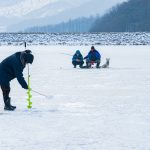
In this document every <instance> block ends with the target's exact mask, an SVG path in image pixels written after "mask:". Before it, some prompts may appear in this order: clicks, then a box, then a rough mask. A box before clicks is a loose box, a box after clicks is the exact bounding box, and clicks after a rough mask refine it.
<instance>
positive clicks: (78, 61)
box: [72, 50, 84, 68]
mask: <svg viewBox="0 0 150 150" xmlns="http://www.w3.org/2000/svg"><path fill="white" fill-rule="evenodd" d="M72 64H73V66H74V68H76V66H77V65H79V67H80V68H82V66H83V64H84V61H83V56H82V54H81V52H80V51H79V50H77V51H76V53H75V54H74V55H73V58H72Z"/></svg>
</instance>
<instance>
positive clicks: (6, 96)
mask: <svg viewBox="0 0 150 150" xmlns="http://www.w3.org/2000/svg"><path fill="white" fill-rule="evenodd" d="M1 89H2V93H3V99H4V103H5V105H6V102H7V100H8V99H9V93H10V85H9V84H8V85H1Z"/></svg>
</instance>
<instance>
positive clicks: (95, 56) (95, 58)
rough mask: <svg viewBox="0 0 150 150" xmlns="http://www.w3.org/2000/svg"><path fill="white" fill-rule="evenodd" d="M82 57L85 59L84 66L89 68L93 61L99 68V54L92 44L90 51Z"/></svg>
mask: <svg viewBox="0 0 150 150" xmlns="http://www.w3.org/2000/svg"><path fill="white" fill-rule="evenodd" d="M84 59H86V66H87V68H90V67H91V65H93V64H94V63H96V68H100V63H101V55H100V53H99V52H98V51H97V50H96V49H95V48H94V46H92V47H91V50H90V52H89V53H88V55H87V56H86V57H84Z"/></svg>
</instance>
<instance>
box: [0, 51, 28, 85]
mask: <svg viewBox="0 0 150 150" xmlns="http://www.w3.org/2000/svg"><path fill="white" fill-rule="evenodd" d="M20 55H21V52H18V53H15V54H13V55H11V56H9V57H7V58H6V59H4V60H3V61H2V62H1V63H0V68H1V72H0V78H1V79H2V81H1V82H2V83H8V82H9V81H11V80H12V79H14V78H15V77H18V76H19V73H18V72H22V71H23V69H24V67H25V66H23V64H22V63H21V60H20V59H19V57H20Z"/></svg>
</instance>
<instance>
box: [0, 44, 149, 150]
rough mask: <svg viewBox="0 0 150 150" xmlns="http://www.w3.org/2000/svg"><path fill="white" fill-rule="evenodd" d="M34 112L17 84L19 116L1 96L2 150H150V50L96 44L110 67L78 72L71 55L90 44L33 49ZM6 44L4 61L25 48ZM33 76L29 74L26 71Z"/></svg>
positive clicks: (13, 93)
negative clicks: (6, 107) (8, 108)
mask: <svg viewBox="0 0 150 150" xmlns="http://www.w3.org/2000/svg"><path fill="white" fill-rule="evenodd" d="M28 48H29V49H31V50H32V51H33V54H34V56H35V61H34V63H33V65H32V66H31V67H30V70H31V87H32V89H34V90H36V91H39V92H41V93H44V94H46V95H49V96H51V99H46V98H45V97H42V96H40V95H38V94H35V93H32V95H33V98H32V101H33V109H31V110H28V109H27V108H26V106H27V101H26V98H27V94H26V91H25V90H23V89H21V87H20V85H19V84H18V83H17V80H14V81H13V82H12V83H11V87H12V91H11V97H12V104H14V105H16V106H17V109H16V111H15V112H6V111H3V100H2V94H1V93H0V150H10V149H13V150H20V149H21V150H29V149H36V150H141V149H142V150H148V149H150V143H149V141H150V134H149V131H150V101H149V97H150V92H149V91H150V76H149V75H150V69H149V64H150V59H149V56H150V46H96V49H98V50H100V52H101V54H102V64H103V63H105V58H106V57H108V58H110V68H109V69H79V68H77V69H74V68H73V66H72V64H71V57H70V56H69V55H63V53H67V54H73V53H74V52H75V50H77V49H80V50H81V52H82V53H83V55H85V54H87V52H88V51H89V49H90V46H29V47H28ZM23 49H24V48H23V46H21V47H16V46H1V47H0V60H2V59H3V58H5V57H6V56H8V55H10V54H12V53H14V52H16V51H18V50H23ZM24 75H25V76H26V77H27V70H26V71H25V72H24Z"/></svg>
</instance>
